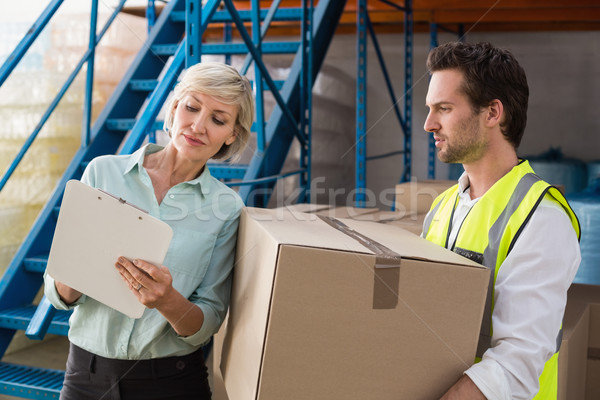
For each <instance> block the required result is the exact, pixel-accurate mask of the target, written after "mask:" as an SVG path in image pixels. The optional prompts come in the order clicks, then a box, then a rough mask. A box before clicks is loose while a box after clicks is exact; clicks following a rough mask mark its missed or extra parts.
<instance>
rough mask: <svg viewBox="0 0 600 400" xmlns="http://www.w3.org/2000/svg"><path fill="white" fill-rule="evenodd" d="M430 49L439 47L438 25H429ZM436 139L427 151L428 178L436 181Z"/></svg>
mask: <svg viewBox="0 0 600 400" xmlns="http://www.w3.org/2000/svg"><path fill="white" fill-rule="evenodd" d="M429 36H430V40H429V48H430V49H433V48H434V47H437V46H438V27H437V24H436V23H431V24H430V25H429ZM435 158H436V157H435V139H434V138H433V135H430V136H429V141H428V151H427V178H429V179H435Z"/></svg>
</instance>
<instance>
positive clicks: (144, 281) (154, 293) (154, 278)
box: [115, 257, 204, 336]
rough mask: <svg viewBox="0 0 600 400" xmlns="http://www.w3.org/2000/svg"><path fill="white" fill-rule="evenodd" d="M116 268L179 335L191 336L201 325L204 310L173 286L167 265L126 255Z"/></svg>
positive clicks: (132, 289)
mask: <svg viewBox="0 0 600 400" xmlns="http://www.w3.org/2000/svg"><path fill="white" fill-rule="evenodd" d="M115 267H116V268H117V269H118V270H119V273H120V274H121V276H122V277H123V279H124V280H125V282H127V284H128V285H129V289H130V290H131V291H132V292H133V294H135V297H137V298H138V300H139V301H140V303H142V304H143V305H145V306H146V307H148V308H155V309H157V310H158V312H160V313H161V314H162V315H163V316H164V317H165V318H166V319H167V321H169V323H170V324H171V326H172V327H173V329H174V330H175V332H177V334H178V335H180V336H190V335H193V334H194V333H196V332H198V330H199V329H200V328H201V327H202V324H203V323H204V313H203V312H202V310H201V309H200V307H198V306H196V305H195V304H193V303H192V302H190V301H189V300H188V299H186V298H185V297H183V295H182V294H181V293H179V292H178V291H177V290H175V289H174V288H173V277H172V276H171V272H170V271H169V269H168V268H167V267H165V266H164V265H161V266H159V267H157V266H156V265H154V264H151V263H149V262H146V261H143V260H138V259H136V260H133V262H131V261H129V260H128V259H126V258H125V257H119V259H118V260H117V262H116V263H115Z"/></svg>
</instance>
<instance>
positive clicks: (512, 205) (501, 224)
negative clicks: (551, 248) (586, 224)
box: [423, 161, 580, 394]
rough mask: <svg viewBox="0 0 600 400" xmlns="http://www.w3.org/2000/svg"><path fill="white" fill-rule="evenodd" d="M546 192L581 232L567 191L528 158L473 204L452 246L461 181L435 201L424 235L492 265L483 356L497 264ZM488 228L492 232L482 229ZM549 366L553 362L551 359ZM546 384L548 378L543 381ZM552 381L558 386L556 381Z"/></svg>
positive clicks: (487, 342)
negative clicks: (542, 175)
mask: <svg viewBox="0 0 600 400" xmlns="http://www.w3.org/2000/svg"><path fill="white" fill-rule="evenodd" d="M509 194H510V196H509ZM544 197H546V198H548V199H550V200H553V201H555V202H557V203H558V204H560V205H561V206H562V207H563V209H565V212H566V213H567V214H568V216H569V217H570V218H571V222H572V224H573V228H574V230H575V232H576V233H577V236H578V237H579V234H580V230H579V222H578V221H577V217H576V216H575V214H574V213H573V211H572V210H571V208H570V206H569V205H568V203H567V201H566V199H565V198H564V196H562V195H561V194H560V192H558V190H557V189H556V188H554V187H551V186H550V185H549V184H548V183H546V182H544V181H542V180H541V179H540V178H539V177H538V176H537V175H535V174H534V172H533V170H532V169H531V167H530V166H529V163H528V162H526V161H522V162H520V163H519V165H517V166H515V167H514V168H513V169H512V170H511V171H510V172H509V173H508V174H506V175H505V176H504V177H502V178H501V179H500V180H499V181H498V182H496V184H494V185H493V186H492V187H491V188H490V189H489V190H488V191H487V192H486V193H485V195H484V196H482V197H481V198H480V199H479V201H478V202H477V203H476V204H475V205H474V206H473V207H472V209H471V211H470V212H469V214H468V215H467V216H466V217H465V219H464V222H463V223H462V226H461V227H460V229H459V232H458V235H457V237H456V241H455V244H454V245H453V246H450V245H449V243H448V238H449V235H450V232H449V231H450V229H451V218H452V216H453V212H454V208H455V207H456V204H457V199H458V185H455V186H453V187H452V188H450V189H448V190H447V191H446V192H444V193H442V194H441V195H440V196H439V197H438V198H437V199H436V200H435V201H434V203H433V205H432V208H431V211H430V214H429V215H428V216H427V218H426V220H425V221H424V224H423V227H424V228H423V229H424V236H425V237H426V238H427V239H428V240H430V241H432V242H434V243H437V244H438V245H440V246H444V247H450V248H451V249H452V250H453V251H454V252H456V253H458V254H461V255H463V256H466V257H468V258H470V259H471V260H474V261H476V262H478V263H480V264H483V265H485V266H486V267H487V268H490V269H492V271H493V274H491V276H490V289H489V290H488V298H487V301H486V307H485V314H484V317H483V321H482V326H481V334H480V340H479V343H478V348H477V356H478V358H479V357H481V356H482V355H483V353H484V352H485V351H486V350H487V349H488V348H489V347H490V345H491V336H492V332H493V327H492V319H491V316H492V312H493V308H494V284H495V281H496V276H497V274H498V270H499V269H500V267H501V265H502V263H503V262H504V260H505V259H506V257H507V255H508V253H509V252H510V250H511V249H512V247H513V246H514V243H515V241H516V240H517V238H518V237H519V235H520V233H521V231H522V230H523V228H524V227H525V225H526V224H527V222H528V221H529V219H530V218H531V215H532V214H533V212H534V211H535V209H536V208H537V206H538V205H539V203H540V202H541V201H542V199H543V198H544ZM486 231H487V232H488V234H487V235H485V234H482V233H483V232H486ZM561 340H562V328H561V331H560V332H559V334H558V336H557V347H556V351H557V352H558V349H559V347H560V342H561ZM546 367H549V364H547V365H546ZM552 368H554V367H552ZM555 375H556V374H554V372H548V373H545V374H543V376H555ZM540 384H542V383H540ZM546 384H549V383H544V385H546ZM553 386H556V383H555V382H554V383H553ZM542 392H544V393H547V390H546V389H544V388H541V389H540V394H541V393H542Z"/></svg>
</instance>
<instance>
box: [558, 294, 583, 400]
mask: <svg viewBox="0 0 600 400" xmlns="http://www.w3.org/2000/svg"><path fill="white" fill-rule="evenodd" d="M575 290H576V289H575ZM589 327H590V312H589V305H588V303H587V301H585V300H582V299H579V298H577V295H576V294H573V293H570V295H569V298H568V300H567V307H566V309H565V316H564V320H563V339H562V343H561V345H560V352H559V353H558V400H584V399H585V381H586V371H587V353H588V335H589Z"/></svg>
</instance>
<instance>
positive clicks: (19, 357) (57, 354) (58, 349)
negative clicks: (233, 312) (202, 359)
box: [0, 336, 228, 400]
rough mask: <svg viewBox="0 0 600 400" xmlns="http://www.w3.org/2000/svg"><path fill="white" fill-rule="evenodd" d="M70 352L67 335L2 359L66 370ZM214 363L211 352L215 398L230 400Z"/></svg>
mask: <svg viewBox="0 0 600 400" xmlns="http://www.w3.org/2000/svg"><path fill="white" fill-rule="evenodd" d="M68 352H69V340H68V339H67V338H66V337H61V336H57V337H52V338H49V339H46V340H44V341H42V342H39V343H36V344H33V345H31V346H29V347H27V348H25V349H22V350H18V351H15V352H13V353H10V354H7V355H5V356H4V357H3V358H2V361H5V362H9V363H14V364H21V365H31V366H37V367H42V368H51V369H60V370H64V369H65V365H66V362H67V355H68ZM213 364H214V360H213V357H212V352H211V355H210V356H209V357H208V359H207V365H208V370H209V380H210V383H211V386H212V391H213V400H228V398H227V394H226V392H225V387H224V386H223V381H222V379H221V376H220V374H219V372H218V369H216V373H213V370H214V368H213ZM17 399H21V398H20V397H13V396H6V395H0V400H17Z"/></svg>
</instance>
